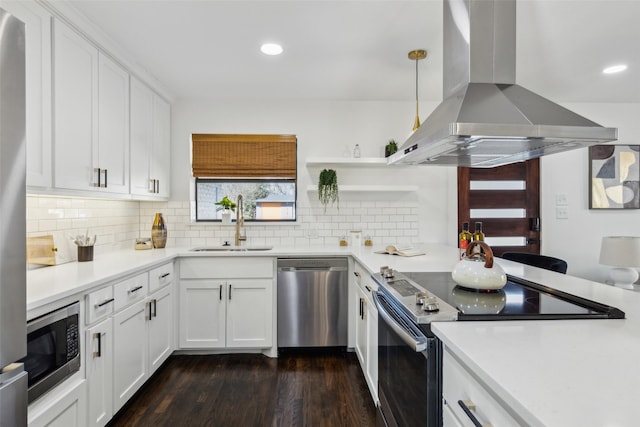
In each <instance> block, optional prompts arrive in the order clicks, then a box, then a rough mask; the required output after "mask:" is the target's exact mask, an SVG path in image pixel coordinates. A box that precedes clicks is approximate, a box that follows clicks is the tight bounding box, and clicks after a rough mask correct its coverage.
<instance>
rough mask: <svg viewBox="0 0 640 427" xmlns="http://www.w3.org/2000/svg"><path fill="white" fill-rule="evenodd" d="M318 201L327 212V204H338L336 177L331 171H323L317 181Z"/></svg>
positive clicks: (333, 171)
mask: <svg viewBox="0 0 640 427" xmlns="http://www.w3.org/2000/svg"><path fill="white" fill-rule="evenodd" d="M318 199H320V203H322V206H323V207H324V211H325V212H326V211H327V205H329V203H331V204H334V203H338V175H337V174H336V171H335V170H333V169H323V170H322V172H320V178H319V179H318Z"/></svg>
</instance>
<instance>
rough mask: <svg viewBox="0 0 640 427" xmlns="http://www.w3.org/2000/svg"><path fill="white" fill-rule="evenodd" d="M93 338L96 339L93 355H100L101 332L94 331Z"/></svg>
mask: <svg viewBox="0 0 640 427" xmlns="http://www.w3.org/2000/svg"><path fill="white" fill-rule="evenodd" d="M93 338H95V339H97V340H98V351H94V352H93V357H94V358H96V357H102V334H101V333H100V332H96V333H95V334H93Z"/></svg>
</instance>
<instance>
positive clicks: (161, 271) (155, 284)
mask: <svg viewBox="0 0 640 427" xmlns="http://www.w3.org/2000/svg"><path fill="white" fill-rule="evenodd" d="M172 281H173V263H172V262H171V263H169V264H165V265H162V266H160V267H157V268H154V269H153V270H151V271H150V272H149V292H153V291H155V290H157V289H160V288H162V287H164V286H167V285H168V284H169V283H171V282H172Z"/></svg>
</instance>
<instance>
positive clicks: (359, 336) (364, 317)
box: [354, 262, 378, 403]
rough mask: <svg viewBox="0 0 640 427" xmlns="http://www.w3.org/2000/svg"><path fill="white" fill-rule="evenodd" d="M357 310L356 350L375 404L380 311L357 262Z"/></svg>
mask: <svg viewBox="0 0 640 427" xmlns="http://www.w3.org/2000/svg"><path fill="white" fill-rule="evenodd" d="M354 276H355V292H356V303H357V307H356V308H357V310H356V314H357V315H358V317H357V318H356V328H355V333H356V339H355V350H356V355H357V356H358V360H359V361H360V366H361V368H362V372H363V374H364V377H365V380H366V382H367V386H368V387H369V392H370V393H371V397H372V398H373V401H374V402H376V403H377V402H378V310H377V309H376V306H375V304H374V302H373V297H372V295H371V293H372V292H373V289H374V288H373V287H372V280H371V278H370V274H369V273H368V271H367V270H366V269H365V268H364V267H362V266H361V265H360V264H358V263H357V262H356V263H355V266H354Z"/></svg>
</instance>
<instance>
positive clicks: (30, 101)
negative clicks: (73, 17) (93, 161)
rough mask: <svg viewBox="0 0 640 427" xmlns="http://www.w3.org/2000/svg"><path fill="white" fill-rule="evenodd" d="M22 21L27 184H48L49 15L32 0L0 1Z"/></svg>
mask: <svg viewBox="0 0 640 427" xmlns="http://www.w3.org/2000/svg"><path fill="white" fill-rule="evenodd" d="M0 7H2V8H3V9H5V10H6V11H8V12H9V13H11V14H12V15H14V16H16V17H17V18H18V19H19V20H21V21H22V22H24V23H25V33H26V38H25V55H26V119H27V129H26V132H27V134H26V140H27V186H29V187H50V186H51V15H50V14H49V13H48V12H47V11H46V10H45V9H44V8H42V7H41V6H40V5H38V4H37V3H36V2H18V1H5V0H2V1H0Z"/></svg>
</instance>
